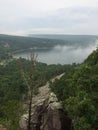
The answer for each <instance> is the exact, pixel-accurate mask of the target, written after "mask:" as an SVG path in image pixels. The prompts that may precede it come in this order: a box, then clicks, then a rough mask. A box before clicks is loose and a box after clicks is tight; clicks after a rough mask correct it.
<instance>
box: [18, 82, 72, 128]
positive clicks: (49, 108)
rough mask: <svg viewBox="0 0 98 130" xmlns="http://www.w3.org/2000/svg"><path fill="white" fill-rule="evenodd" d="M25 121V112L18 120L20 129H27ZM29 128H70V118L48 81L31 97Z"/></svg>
mask: <svg viewBox="0 0 98 130" xmlns="http://www.w3.org/2000/svg"><path fill="white" fill-rule="evenodd" d="M27 122H28V114H25V115H23V116H22V117H21V120H20V127H21V129H22V130H27ZM31 130H72V129H71V121H70V119H69V118H68V117H67V114H66V113H65V112H64V111H63V109H62V106H61V103H60V102H58V99H57V97H56V95H55V94H54V93H52V92H51V91H50V89H49V84H48V83H47V84H46V85H45V86H43V87H41V88H40V89H39V94H38V95H37V96H35V97H33V101H32V121H31Z"/></svg>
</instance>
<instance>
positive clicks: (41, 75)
mask: <svg viewBox="0 0 98 130" xmlns="http://www.w3.org/2000/svg"><path fill="white" fill-rule="evenodd" d="M21 69H24V71H25V73H26V75H28V74H30V71H31V69H32V68H31V62H30V61H28V60H25V59H22V58H20V59H13V60H10V61H9V62H5V64H3V65H0V123H1V124H4V125H5V126H6V127H7V129H8V130H17V128H18V125H19V118H20V116H21V114H23V113H22V111H23V110H22V104H23V103H24V102H26V100H27V92H28V87H27V85H26V82H25V81H24V78H23V75H22V73H21ZM66 69H67V65H47V64H44V63H36V69H35V70H36V72H35V76H34V82H35V83H36V87H39V86H42V85H44V84H45V83H46V82H47V80H49V79H50V78H52V77H54V76H55V75H58V74H61V73H63V72H64V71H65V70H66ZM36 90H37V88H36ZM35 93H36V92H35Z"/></svg>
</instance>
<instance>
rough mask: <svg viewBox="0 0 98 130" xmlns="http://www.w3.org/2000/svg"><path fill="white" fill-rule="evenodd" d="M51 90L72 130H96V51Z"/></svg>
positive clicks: (70, 70) (97, 56)
mask: <svg viewBox="0 0 98 130" xmlns="http://www.w3.org/2000/svg"><path fill="white" fill-rule="evenodd" d="M51 89H52V91H54V92H55V93H56V95H57V96H58V98H59V100H62V101H63V107H64V109H65V111H67V112H68V115H69V117H70V118H71V119H72V123H73V127H74V130H98V49H97V50H96V51H94V52H93V53H92V54H91V55H90V56H89V57H88V58H87V59H86V60H85V61H84V63H82V64H81V65H78V66H76V67H74V68H73V69H69V71H68V72H67V73H65V75H64V76H63V77H62V79H61V80H56V81H55V83H53V84H51Z"/></svg>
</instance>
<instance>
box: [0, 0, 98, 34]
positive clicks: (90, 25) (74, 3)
mask: <svg viewBox="0 0 98 130" xmlns="http://www.w3.org/2000/svg"><path fill="white" fill-rule="evenodd" d="M0 33H2V34H13V35H27V34H96V35H98V0H0Z"/></svg>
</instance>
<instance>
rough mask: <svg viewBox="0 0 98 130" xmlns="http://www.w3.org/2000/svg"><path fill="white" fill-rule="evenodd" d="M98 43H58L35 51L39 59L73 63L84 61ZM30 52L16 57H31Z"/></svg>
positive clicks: (49, 61) (58, 62)
mask: <svg viewBox="0 0 98 130" xmlns="http://www.w3.org/2000/svg"><path fill="white" fill-rule="evenodd" d="M96 47H97V43H92V44H89V45H88V46H85V47H82V46H74V45H73V46H60V45H57V46H55V47H54V48H53V49H51V50H47V51H46V50H45V51H44V50H42V51H41V50H40V51H37V50H36V51H35V52H34V53H35V54H38V58H37V60H38V61H40V62H43V63H47V64H72V63H81V62H83V61H84V60H85V59H86V58H87V57H88V55H89V54H90V53H91V52H92V51H93V50H95V49H96ZM29 56H30V52H22V53H18V54H15V55H14V57H15V58H18V57H22V58H27V59H28V58H29Z"/></svg>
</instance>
